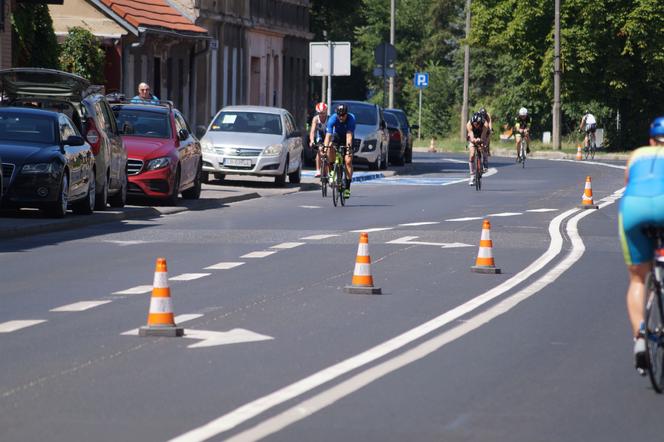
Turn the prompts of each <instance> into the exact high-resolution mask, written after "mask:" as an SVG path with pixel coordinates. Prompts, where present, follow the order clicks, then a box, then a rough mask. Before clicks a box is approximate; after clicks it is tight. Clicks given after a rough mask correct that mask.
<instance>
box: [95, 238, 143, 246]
mask: <svg viewBox="0 0 664 442" xmlns="http://www.w3.org/2000/svg"><path fill="white" fill-rule="evenodd" d="M103 242H107V243H111V244H117V245H119V246H121V247H124V246H134V245H136V244H145V243H147V241H142V240H134V241H122V240H114V239H107V240H104V241H103Z"/></svg>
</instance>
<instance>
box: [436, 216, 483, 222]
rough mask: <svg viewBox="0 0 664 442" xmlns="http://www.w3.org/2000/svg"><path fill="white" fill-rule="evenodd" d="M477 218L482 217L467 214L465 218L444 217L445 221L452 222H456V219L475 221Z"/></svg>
mask: <svg viewBox="0 0 664 442" xmlns="http://www.w3.org/2000/svg"><path fill="white" fill-rule="evenodd" d="M478 219H482V217H480V216H469V217H466V218H451V219H446V220H445V221H452V222H457V221H475V220H478Z"/></svg>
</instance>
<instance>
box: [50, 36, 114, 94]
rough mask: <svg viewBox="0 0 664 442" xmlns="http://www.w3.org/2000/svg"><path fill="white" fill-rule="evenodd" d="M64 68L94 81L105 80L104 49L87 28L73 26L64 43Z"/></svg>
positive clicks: (62, 56)
mask: <svg viewBox="0 0 664 442" xmlns="http://www.w3.org/2000/svg"><path fill="white" fill-rule="evenodd" d="M60 64H61V65H62V69H63V70H65V71H67V72H71V73H73V74H77V75H80V76H81V77H84V78H87V79H88V80H90V81H91V82H92V83H96V84H101V83H103V82H104V51H103V50H102V49H101V47H100V45H99V41H97V38H96V37H95V36H94V35H93V34H92V33H91V32H90V31H88V30H87V29H84V28H81V27H73V28H70V29H69V34H68V35H67V38H66V39H65V41H64V43H63V44H62V48H61V53H60Z"/></svg>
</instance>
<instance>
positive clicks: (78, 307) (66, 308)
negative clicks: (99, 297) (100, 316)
mask: <svg viewBox="0 0 664 442" xmlns="http://www.w3.org/2000/svg"><path fill="white" fill-rule="evenodd" d="M109 302H111V301H81V302H75V303H73V304H69V305H63V306H62V307H57V308H54V309H51V310H49V311H51V312H82V311H85V310H89V309H91V308H95V307H99V306H100V305H104V304H108V303H109Z"/></svg>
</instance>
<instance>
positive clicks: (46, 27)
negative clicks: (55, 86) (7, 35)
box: [12, 2, 59, 69]
mask: <svg viewBox="0 0 664 442" xmlns="http://www.w3.org/2000/svg"><path fill="white" fill-rule="evenodd" d="M12 30H13V34H14V38H13V40H12V43H13V48H12V52H13V60H12V64H13V65H14V66H17V67H40V68H51V69H57V68H58V67H59V64H58V42H57V40H56V38H55V32H54V31H53V21H52V20H51V15H50V14H49V12H48V7H47V6H46V5H45V4H31V3H26V2H23V3H17V4H16V9H15V10H14V13H13V14H12Z"/></svg>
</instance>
